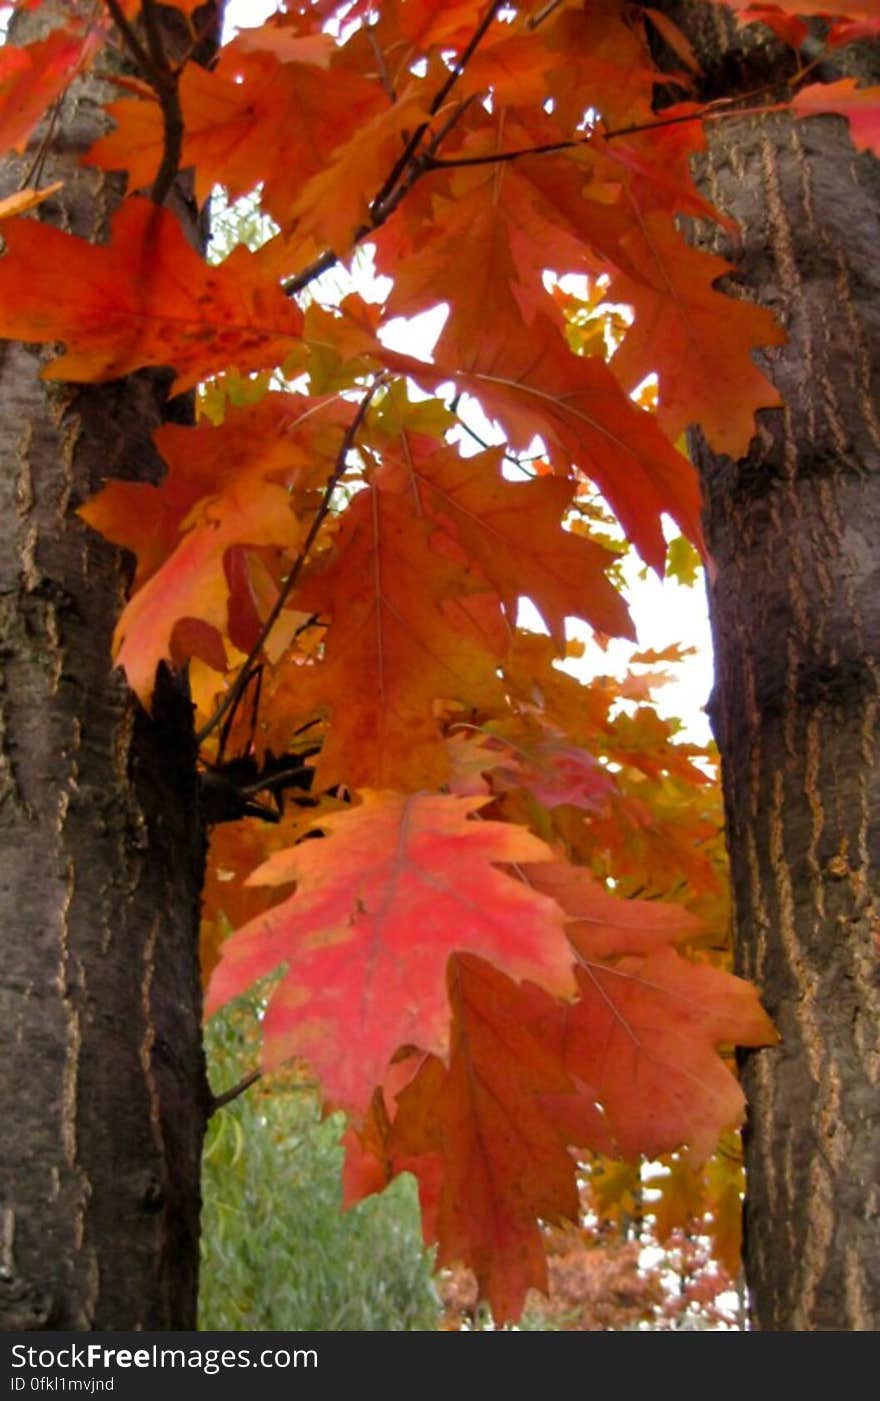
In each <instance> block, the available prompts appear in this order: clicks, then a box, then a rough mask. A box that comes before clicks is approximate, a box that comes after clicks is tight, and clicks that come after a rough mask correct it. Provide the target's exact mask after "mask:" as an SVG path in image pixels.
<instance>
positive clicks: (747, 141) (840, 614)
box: [663, 0, 880, 1331]
mask: <svg viewBox="0 0 880 1401" xmlns="http://www.w3.org/2000/svg"><path fill="white" fill-rule="evenodd" d="M841 8H842V9H845V8H846V7H845V5H841ZM663 9H664V11H665V12H666V13H667V14H669V15H670V16H671V17H672V18H674V19H676V21H677V22H678V23H679V24H680V25H681V27H682V28H683V29H684V30H685V32H686V33H687V34H688V35H689V37H690V38H691V40H692V41H693V42H694V43H695V46H696V49H697V54H698V57H699V59H700V62H701V64H702V67H703V72H704V77H703V80H702V88H701V91H700V93H699V96H700V98H702V99H710V98H717V97H721V96H731V95H734V94H735V93H736V92H748V91H750V90H752V89H754V88H756V87H758V86H759V85H760V84H762V83H764V82H767V81H771V82H772V81H775V80H779V79H785V78H787V77H788V76H789V73H790V71H791V65H790V63H789V61H788V60H787V59H786V57H785V53H784V51H783V50H782V49H781V48H780V47H779V46H777V45H776V44H775V43H772V42H770V39H769V35H768V33H767V31H766V30H763V29H761V28H757V27H753V28H752V29H750V30H746V31H743V30H739V29H737V27H736V25H735V23H734V21H733V20H732V19H731V18H730V16H729V15H728V14H726V13H725V12H723V11H721V10H718V9H716V7H714V6H709V5H706V4H701V3H696V4H695V3H693V0H689V3H667V4H665V5H664V6H663ZM815 33H816V35H817V37H818V36H820V35H821V30H820V29H819V28H818V27H816V28H815ZM836 64H837V66H836V68H828V67H823V68H822V69H820V70H818V71H817V73H816V74H815V75H814V76H815V78H816V79H817V80H818V79H819V78H822V79H823V80H828V79H831V78H834V77H842V76H847V75H853V76H858V77H861V78H864V79H869V80H870V81H873V82H875V83H876V82H878V81H880V46H878V45H871V46H868V45H862V46H855V47H853V48H851V49H849V50H847V51H845V53H844V54H842V55H841V56H840V57H839V59H837V60H836ZM700 173H701V175H702V181H703V187H704V189H705V191H706V193H707V194H708V195H709V197H710V198H711V199H712V200H713V201H714V203H715V204H716V205H717V206H718V207H719V208H721V209H722V210H724V211H725V212H726V213H728V214H731V215H732V216H733V217H734V218H735V219H736V220H737V221H738V222H739V224H740V226H741V229H742V239H741V242H739V243H738V244H734V245H733V246H730V245H728V246H726V247H725V246H724V245H723V242H722V243H721V247H722V251H724V252H725V253H726V254H727V255H728V256H729V257H731V260H732V261H734V262H735V263H736V265H737V273H738V276H737V282H738V284H739V285H740V286H741V287H742V288H744V289H745V294H746V295H748V296H749V297H751V298H753V299H754V300H757V301H759V302H761V303H763V304H764V305H766V306H770V307H772V308H773V309H774V310H776V311H777V313H778V314H779V315H780V318H781V320H782V322H783V324H784V325H785V327H786V330H787V332H788V335H789V337H790V339H789V343H788V345H786V346H784V347H782V348H780V349H779V350H778V351H774V352H773V353H772V354H771V355H768V357H767V360H766V367H767V369H768V372H769V374H770V376H771V378H772V379H773V381H774V382H775V383H776V385H777V387H778V388H779V390H780V392H781V394H782V396H783V398H784V400H785V407H784V409H782V410H778V411H764V412H761V413H759V415H758V420H759V426H758V433H757V436H756V437H755V439H753V441H752V445H751V448H750V451H749V454H748V456H747V457H746V458H744V459H743V460H741V461H738V462H734V461H731V460H730V459H729V458H726V457H719V456H717V455H716V454H714V453H713V452H712V451H711V450H710V448H709V447H708V446H707V444H706V442H705V441H704V440H703V439H702V438H701V436H700V434H699V433H698V432H695V433H694V434H693V436H692V449H693V454H694V460H695V462H696V463H697V466H698V468H699V471H700V474H701V477H702V481H703V486H704V492H705V498H706V513H705V525H706V533H707V539H708V545H709V551H710V554H711V556H712V560H713V563H714V570H713V573H712V578H711V583H710V586H709V595H710V611H711V616H712V627H713V635H714V642H715V650H716V666H717V673H716V677H717V679H716V684H715V690H714V693H713V701H712V706H711V712H712V719H713V724H714V728H715V733H716V737H717V740H718V743H719V747H720V750H721V757H722V767H723V779H724V794H725V805H726V814H727V834H728V846H729V851H730V859H731V871H732V880H733V891H734V900H735V946H736V960H737V966H738V970H739V971H740V972H741V973H742V974H743V975H745V976H746V977H749V978H753V979H754V980H755V981H756V982H757V983H758V985H759V987H760V989H761V992H762V995H763V999H764V1002H765V1005H766V1006H767V1008H768V1010H769V1012H770V1013H771V1015H772V1016H773V1018H774V1019H775V1022H776V1025H777V1027H778V1029H779V1031H780V1033H781V1035H782V1044H781V1046H780V1047H779V1048H775V1049H769V1050H762V1051H757V1052H752V1053H750V1054H748V1055H747V1056H745V1057H744V1064H743V1078H744V1083H745V1089H746V1093H747V1097H748V1101H749V1119H748V1129H747V1134H746V1167H747V1181H748V1187H747V1198H746V1211H745V1263H746V1274H747V1280H748V1285H749V1291H750V1296H751V1309H752V1322H753V1326H754V1327H756V1328H759V1329H764V1330H799V1331H802V1330H806V1331H817V1330H825V1329H846V1330H857V1331H873V1330H876V1329H878V1328H880V976H878V952H880V748H878V742H877V741H878V731H877V717H878V691H880V687H878V682H880V546H878V541H880V262H878V256H877V254H878V248H880V162H878V161H877V160H876V159H875V158H874V157H873V156H871V155H869V154H861V155H860V154H858V153H857V152H856V151H855V150H854V148H853V146H852V143H851V141H850V138H849V130H848V126H847V123H846V122H845V120H844V119H843V118H841V117H835V116H827V117H821V118H816V119H810V120H807V121H794V120H792V118H791V117H790V116H788V115H785V114H774V115H768V116H765V117H759V118H755V117H744V118H741V119H737V120H731V121H722V122H715V123H712V124H710V131H709V151H708V155H707V157H706V159H705V161H704V162H703V163H702V164H701V168H700ZM701 236H702V237H703V238H704V239H705V240H708V239H709V238H710V237H711V238H714V235H712V234H709V233H707V231H706V230H703V231H701ZM715 246H718V241H717V239H716V242H715ZM733 290H734V292H735V291H736V288H734V289H733ZM721 329H722V330H723V328H721Z"/></svg>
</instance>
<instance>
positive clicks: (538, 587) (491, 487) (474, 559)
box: [382, 447, 634, 648]
mask: <svg viewBox="0 0 880 1401" xmlns="http://www.w3.org/2000/svg"><path fill="white" fill-rule="evenodd" d="M503 457H504V453H503V449H500V448H491V449H489V450H488V451H487V452H482V453H478V454H476V455H475V456H474V457H468V458H464V457H462V456H461V454H460V453H459V452H458V451H457V450H456V449H452V448H449V449H440V450H437V451H431V452H421V453H418V454H414V453H413V452H412V449H411V447H410V448H408V449H407V451H406V453H405V461H404V462H403V463H402V464H401V463H398V464H397V465H396V467H395V468H394V469H391V468H383V473H382V481H383V482H385V483H388V482H389V481H391V480H393V479H397V480H398V481H400V480H403V481H405V482H407V484H408V485H410V486H411V488H412V489H413V490H414V491H415V492H416V494H417V496H418V499H419V501H420V503H421V505H422V507H423V509H424V510H426V511H427V512H428V513H429V514H430V516H431V518H432V519H433V520H434V521H436V522H437V524H438V525H440V526H441V528H442V529H444V530H445V531H447V532H448V533H449V534H450V535H451V536H452V537H453V538H454V539H455V540H456V541H457V542H458V544H459V545H460V546H461V547H462V549H463V550H464V553H465V556H466V558H467V560H468V562H469V563H471V564H473V565H476V566H477V567H478V568H479V570H480V571H481V573H482V574H483V575H484V576H485V578H486V579H487V581H488V582H489V583H490V584H491V585H492V588H493V589H494V590H495V591H496V593H497V594H498V595H499V596H500V598H501V600H502V602H503V604H504V608H505V611H506V612H507V615H508V617H509V620H510V622H511V624H512V625H513V624H515V622H516V609H517V600H518V599H519V598H530V599H531V601H532V602H533V603H534V605H535V607H536V608H537V609H538V612H539V613H540V614H541V616H542V617H543V619H544V621H545V623H546V624H547V626H548V628H549V629H550V633H551V636H552V637H553V638H554V640H555V641H556V643H557V646H559V647H560V648H561V647H562V644H563V642H564V639H565V627H564V623H565V618H566V617H567V616H573V617H580V618H584V619H585V620H586V621H587V622H589V623H591V624H592V626H593V627H594V628H596V629H597V630H598V631H599V632H602V633H607V634H608V635H610V636H617V637H633V636H634V633H633V630H632V623H631V622H630V618H629V613H628V610H627V607H626V604H625V603H624V602H623V599H622V598H621V596H620V594H619V593H618V592H617V590H616V589H615V588H614V587H613V586H612V585H611V584H610V582H609V581H608V578H607V577H606V574H605V570H606V569H607V568H608V566H609V564H610V563H611V561H612V559H613V556H612V555H611V554H609V552H608V550H607V549H605V548H604V547H603V546H602V545H600V544H599V543H598V542H597V541H595V540H590V539H587V538H585V537H584V536H582V535H576V534H575V533H574V532H573V531H570V530H565V529H564V528H563V524H562V522H563V520H564V518H565V516H566V513H567V509H568V507H569V506H570V504H571V501H572V497H573V495H574V491H575V484H574V483H573V482H571V481H566V480H565V479H564V478H561V477H539V478H536V479H535V480H533V481H528V482H511V481H507V480H506V479H505V478H504V476H503V475H502V472H501V465H502V461H503Z"/></svg>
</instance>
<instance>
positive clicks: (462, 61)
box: [428, 0, 503, 117]
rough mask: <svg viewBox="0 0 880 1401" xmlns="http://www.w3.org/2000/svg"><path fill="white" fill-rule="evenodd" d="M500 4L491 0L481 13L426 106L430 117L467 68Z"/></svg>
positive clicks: (438, 109)
mask: <svg viewBox="0 0 880 1401" xmlns="http://www.w3.org/2000/svg"><path fill="white" fill-rule="evenodd" d="M502 4H503V0H493V3H492V4H491V5H490V6H489V8H488V10H487V11H486V13H485V14H484V15H483V18H482V19H481V20H480V23H479V24H478V25H477V27H476V29H475V30H474V32H473V34H472V35H471V38H470V42H469V43H468V45H467V47H466V48H464V49H463V50H462V54H461V58H459V59H456V61H455V63H454V64H453V65H452V71H451V72H450V74H449V77H448V78H447V79H446V82H445V83H444V84H443V86H442V88H441V89H440V91H439V92H438V94H437V96H436V97H435V98H434V101H433V102H432V103H431V106H430V107H429V108H428V111H429V112H430V113H431V116H432V117H435V116H436V115H437V113H438V112H439V111H440V108H441V107H442V106H443V103H444V102H445V101H446V99H447V97H448V96H449V94H450V93H451V91H452V89H453V88H454V87H455V84H456V83H457V82H458V80H459V78H460V77H461V75H462V74H463V73H464V70H465V69H466V68H467V66H468V64H469V63H470V61H471V59H472V58H473V56H474V54H475V53H476V51H477V49H478V47H479V45H480V44H481V42H482V40H483V37H484V35H485V33H486V31H487V29H488V28H489V26H490V24H491V23H492V21H493V19H494V18H495V16H496V15H497V13H498V11H499V10H500V9H501V6H502Z"/></svg>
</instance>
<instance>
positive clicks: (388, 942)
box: [208, 792, 570, 1109]
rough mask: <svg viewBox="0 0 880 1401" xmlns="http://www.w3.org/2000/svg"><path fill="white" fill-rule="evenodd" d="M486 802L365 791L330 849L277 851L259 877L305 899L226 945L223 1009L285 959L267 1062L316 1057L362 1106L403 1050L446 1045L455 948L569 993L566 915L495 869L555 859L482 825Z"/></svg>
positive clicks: (349, 1099)
mask: <svg viewBox="0 0 880 1401" xmlns="http://www.w3.org/2000/svg"><path fill="white" fill-rule="evenodd" d="M485 801H486V800H485V798H480V797H477V798H458V797H447V796H431V795H427V794H422V795H416V796H414V797H409V798H406V797H401V796H399V795H396V794H391V793H384V794H382V793H372V792H365V793H364V794H362V795H361V802H360V805H359V806H358V807H356V808H354V809H352V810H351V811H350V812H345V813H337V814H333V815H331V816H330V817H328V818H325V819H324V821H323V826H324V828H325V830H326V832H327V836H326V837H325V839H324V840H323V841H312V842H305V843H302V844H300V845H299V846H296V847H293V848H291V849H290V850H288V851H285V852H281V853H276V854H275V855H274V856H272V857H270V859H269V860H268V861H267V862H266V863H265V864H264V865H263V866H261V867H259V868H258V870H257V871H255V872H254V873H253V875H252V876H251V877H250V880H251V881H253V882H255V883H266V884H269V885H277V884H285V883H287V882H289V881H296V882H297V891H296V894H295V895H294V896H293V897H292V898H291V899H289V900H287V901H284V902H283V903H282V904H281V905H278V906H276V907H275V908H274V909H273V910H271V911H270V912H269V913H268V914H266V915H264V916H260V917H258V918H257V919H256V920H254V921H252V922H251V923H250V924H248V925H246V926H245V928H244V929H241V930H239V931H238V932H237V933H236V934H233V935H232V936H231V938H230V939H229V940H228V941H227V942H226V944H225V945H224V946H223V950H222V958H221V963H220V966H219V968H218V969H217V971H216V972H215V974H214V977H213V979H212V981H211V987H210V990H209V994H208V1011H209V1013H210V1012H212V1011H215V1010H216V1009H217V1008H218V1007H220V1006H222V1005H223V1004H224V1003H225V1002H227V1001H228V1000H229V999H230V998H232V997H235V996H236V995H237V994H238V993H239V992H243V991H244V990H245V989H246V988H248V987H250V986H251V984H252V983H253V982H255V981H256V980H257V979H258V978H260V977H262V976H263V975H264V974H266V973H270V972H272V971H273V970H274V969H276V968H277V967H278V966H279V965H280V964H282V963H286V964H287V973H286V975H285V977H284V979H283V981H282V982H281V984H280V985H279V987H278V988H277V989H276V990H275V992H274V993H273V994H272V997H271V999H270V1003H269V1007H268V1010H267V1012H266V1016H265V1019H264V1023H263V1033H264V1063H265V1065H266V1066H267V1067H271V1066H276V1065H279V1064H280V1063H281V1062H282V1061H283V1060H285V1059H286V1058H287V1057H289V1056H291V1055H297V1056H304V1057H305V1058H306V1059H308V1060H309V1061H310V1062H311V1064H312V1065H313V1066H314V1068H315V1070H316V1072H317V1073H318V1074H319V1075H320V1076H321V1079H322V1082H323V1084H324V1087H325V1090H326V1092H327V1095H328V1096H329V1098H330V1099H331V1100H333V1101H334V1102H338V1103H339V1104H341V1105H345V1106H347V1107H349V1108H352V1107H359V1108H361V1109H363V1108H364V1107H365V1106H366V1103H367V1101H368V1100H369V1096H370V1093H371V1092H372V1088H373V1086H374V1085H375V1084H377V1083H378V1082H379V1081H380V1080H381V1079H382V1076H383V1074H384V1072H385V1068H386V1065H387V1063H388V1060H389V1058H390V1057H391V1055H392V1053H393V1052H394V1051H395V1050H396V1048H397V1047H398V1046H399V1045H401V1044H403V1043H413V1044H416V1045H419V1046H422V1047H424V1048H426V1049H428V1050H435V1049H441V1048H442V1047H443V1045H444V1033H445V1032H446V1029H447V1027H448V1010H447V1006H446V995H445V986H444V972H445V966H446V961H447V959H448V957H449V955H450V953H452V952H453V950H455V949H468V950H471V951H473V952H480V953H483V954H485V955H486V956H491V957H494V958H496V959H498V960H499V961H500V962H501V964H502V966H503V967H505V968H507V969H509V970H510V971H511V972H512V973H513V974H514V975H518V976H534V977H540V978H541V980H542V981H543V982H549V983H550V985H551V986H557V987H563V986H565V985H566V984H568V985H570V974H569V971H568V963H567V958H566V951H565V940H564V938H562V937H561V936H562V932H563V926H564V919H565V917H564V915H563V913H562V911H561V910H560V908H559V907H558V906H557V905H556V904H555V903H554V902H553V901H552V900H550V899H548V898H547V897H546V896H543V895H539V894H537V893H536V892H534V891H531V890H529V889H528V888H527V887H526V886H524V885H523V884H522V883H521V882H518V881H516V880H513V879H512V878H511V877H510V876H508V875H505V874H503V873H502V872H501V871H499V870H497V869H496V867H497V865H498V864H499V863H504V864H510V863H512V862H516V861H520V860H523V861H527V860H532V861H540V860H542V859H544V858H546V857H547V856H548V854H549V853H548V850H547V848H546V847H545V846H544V844H543V842H540V841H539V840H538V839H537V838H536V837H533V836H531V835H530V834H529V833H528V832H526V831H524V830H523V829H521V828H520V829H517V828H515V827H511V826H509V825H506V824H502V823H497V822H489V821H477V820H472V819H473V817H474V815H475V814H476V813H477V812H478V811H479V809H480V808H481V807H482V806H484V804H485Z"/></svg>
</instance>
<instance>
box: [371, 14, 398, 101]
mask: <svg viewBox="0 0 880 1401" xmlns="http://www.w3.org/2000/svg"><path fill="white" fill-rule="evenodd" d="M366 30H367V39H368V40H369V43H370V48H371V49H372V50H373V57H374V58H375V60H376V67H377V68H378V70H379V81H380V82H381V84H382V86H383V88H384V89H385V92H386V93H387V95H388V99H389V101H390V102H391V103H392V105H393V104H394V103H395V102H396V101H397V93H396V92H395V91H394V84H393V83H392V81H391V74H390V73H389V72H388V65H387V63H386V62H385V55H384V54H383V52H382V50H381V48H380V47H379V40H378V39H377V38H376V32H375V31H376V26H375V24H368V25H367V26H366Z"/></svg>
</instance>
